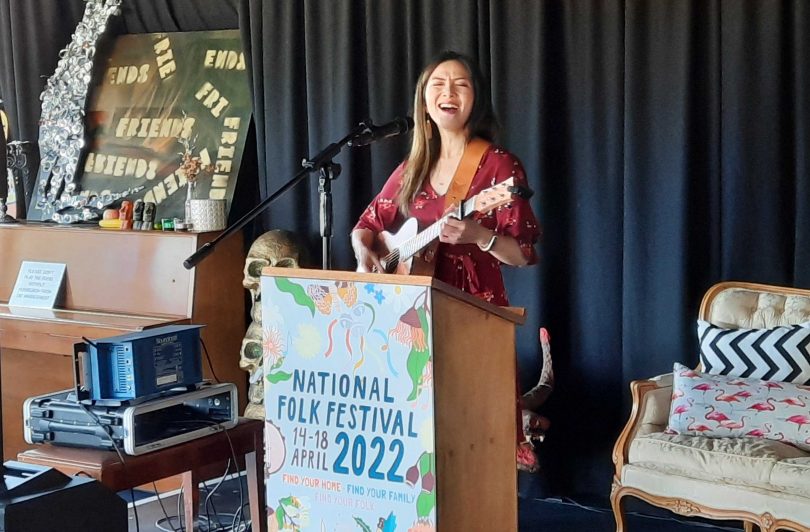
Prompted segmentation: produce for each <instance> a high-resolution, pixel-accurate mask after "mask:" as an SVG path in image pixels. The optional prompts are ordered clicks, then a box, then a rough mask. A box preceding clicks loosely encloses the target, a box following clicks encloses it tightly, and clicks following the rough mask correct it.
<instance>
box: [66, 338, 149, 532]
mask: <svg viewBox="0 0 810 532" xmlns="http://www.w3.org/2000/svg"><path fill="white" fill-rule="evenodd" d="M88 341H89V340H88ZM76 404H77V405H79V407H80V408H81V409H82V410H84V411H85V412H86V413H87V415H88V416H90V417H91V418H92V419H93V421H95V422H96V425H98V426H99V427H101V430H103V431H104V432H105V433H106V434H107V436H109V438H110V443H112V446H113V449H115V453H116V454H117V455H118V459H119V460H120V461H121V467H123V468H124V470H126V468H127V463H126V461H125V460H124V454H123V453H122V452H121V449H119V448H118V444H117V443H115V438H114V437H113V433H112V430H111V429H110V427H109V426H107V425H105V424H104V423H102V422H101V420H100V419H99V417H98V416H97V415H96V413H95V412H93V411H92V410H90V409H89V408H87V405H85V404H84V403H82V402H81V401H79V398H78V397H77V398H76ZM129 492H130V495H131V496H132V512H133V513H134V514H135V531H136V532H140V531H141V526H140V520H139V519H138V505H137V504H135V491H134V490H133V489H132V488H129Z"/></svg>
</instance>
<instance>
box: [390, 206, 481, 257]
mask: <svg viewBox="0 0 810 532" xmlns="http://www.w3.org/2000/svg"><path fill="white" fill-rule="evenodd" d="M474 205H475V198H470V199H468V200H466V201H463V202H462V203H461V205H460V207H459V209H458V210H457V211H456V212H455V213H454V214H455V215H457V216H458V217H459V218H466V217H467V216H469V215H470V214H472V212H473V206H474ZM445 219H447V216H442V217H441V218H439V219H438V220H437V221H435V222H433V223H432V224H430V225H429V226H428V227H427V228H426V229H425V230H424V231H421V232H419V233H418V234H417V235H415V236H413V237H411V238H409V239H408V240H406V241H405V242H403V243H402V244H401V245H400V246H399V260H400V261H406V260H408V259H410V258H411V257H413V256H414V255H416V254H417V253H419V251H420V250H422V249H424V248H426V247H427V246H428V245H429V244H430V243H431V242H433V241H434V240H436V239H437V238H439V235H440V234H441V230H442V224H443V223H444V221H445Z"/></svg>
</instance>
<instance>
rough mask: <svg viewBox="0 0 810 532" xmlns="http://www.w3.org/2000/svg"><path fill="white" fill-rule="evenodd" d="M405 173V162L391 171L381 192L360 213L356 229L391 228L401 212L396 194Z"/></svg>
mask: <svg viewBox="0 0 810 532" xmlns="http://www.w3.org/2000/svg"><path fill="white" fill-rule="evenodd" d="M404 173H405V163H404V162H403V163H401V164H400V165H399V166H397V168H396V169H395V170H394V171H393V172H392V173H391V176H390V177H389V178H388V181H386V182H385V185H383V188H382V190H381V191H380V193H379V194H377V196H376V197H375V198H374V199H373V200H372V201H371V203H370V204H369V206H368V207H366V209H365V210H364V211H363V214H361V215H360V219H359V220H358V221H357V224H356V225H355V226H354V228H355V229H369V230H371V231H373V232H375V233H379V232H380V231H383V230H391V228H392V226H393V225H394V223H395V221H396V220H397V215H398V213H399V211H398V210H397V204H396V196H397V193H399V190H400V188H402V178H403V176H404Z"/></svg>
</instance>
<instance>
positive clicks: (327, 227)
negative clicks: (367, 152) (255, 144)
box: [183, 122, 370, 270]
mask: <svg viewBox="0 0 810 532" xmlns="http://www.w3.org/2000/svg"><path fill="white" fill-rule="evenodd" d="M369 130H370V128H369V126H368V125H367V124H366V122H360V123H359V124H357V125H356V126H355V127H354V129H352V130H351V131H350V132H349V134H348V135H346V136H345V137H343V138H342V139H340V140H339V141H337V142H333V143H332V144H330V145H329V146H327V147H326V148H324V149H323V150H322V151H321V152H320V153H319V154H317V155H316V156H315V157H313V158H311V159H304V160H303V161H302V162H301V166H303V169H302V170H301V171H300V172H298V173H297V174H295V175H294V176H293V177H292V178H291V179H290V180H289V181H287V182H286V183H285V184H284V185H283V186H282V187H281V188H279V189H278V190H276V191H275V192H273V193H272V194H271V195H270V196H268V197H267V198H265V199H264V200H262V201H261V203H259V204H258V205H256V206H255V207H254V208H253V209H251V210H250V211H249V212H248V213H247V214H245V215H244V216H242V217H241V218H239V220H237V221H236V222H234V223H233V225H231V226H230V227H227V228H226V229H225V230H224V231H223V232H222V233H220V234H219V236H217V237H216V238H215V239H214V240H212V241H211V242H207V243H206V244H204V245H203V246H202V247H201V248H200V249H198V250H197V251H195V252H194V253H193V254H192V255H190V256H189V257H188V258H187V259H186V260H184V261H183V266H185V268H186V269H187V270H190V269H191V268H193V267H195V266H196V265H197V264H199V263H200V261H202V260H203V259H205V257H207V256H208V255H210V254H211V253H212V252H213V251H214V248H215V247H216V246H217V244H219V243H220V242H221V241H222V240H224V239H226V238H228V237H229V236H230V235H232V234H233V233H235V232H236V231H238V230H239V229H241V228H242V227H244V226H245V225H247V224H248V222H250V221H251V220H253V219H254V218H256V216H258V215H259V213H261V212H262V211H263V210H264V209H266V208H267V207H268V206H270V204H271V203H273V202H274V201H276V200H277V199H278V198H280V197H281V196H283V195H284V194H285V193H286V192H287V191H288V190H290V189H291V188H292V187H294V186H295V185H297V184H298V183H299V182H300V181H301V180H302V179H304V177H306V175H307V174H309V173H310V172H314V171H316V170H317V171H318V175H319V179H318V192H319V194H320V219H321V237H322V241H323V246H322V248H323V269H324V270H327V269H329V268H330V267H331V266H332V257H331V251H332V244H331V238H332V180H333V179H336V178H337V177H338V176H339V175H340V165H339V164H335V163H334V162H332V158H334V157H335V156H336V155H337V154H338V153H339V152H340V150H341V149H342V148H343V146H345V145H346V144H348V143H349V141H350V140H352V139H353V138H354V137H356V136H357V135H360V134H361V133H364V132H367V131H369Z"/></svg>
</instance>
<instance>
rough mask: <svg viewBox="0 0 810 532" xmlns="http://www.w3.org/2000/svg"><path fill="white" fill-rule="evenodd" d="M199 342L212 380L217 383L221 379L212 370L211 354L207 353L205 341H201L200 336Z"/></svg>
mask: <svg viewBox="0 0 810 532" xmlns="http://www.w3.org/2000/svg"><path fill="white" fill-rule="evenodd" d="M200 343H201V344H202V346H203V351H205V359H206V360H207V361H208V367H209V368H211V375H212V376H213V377H214V381H215V382H216V383H217V384H219V383H221V382H222V381H221V380H220V378H219V377H217V373H216V372H215V371H214V363H213V362H211V355H209V354H208V348H207V347H205V342H204V341H203V339H202V336H200Z"/></svg>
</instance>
